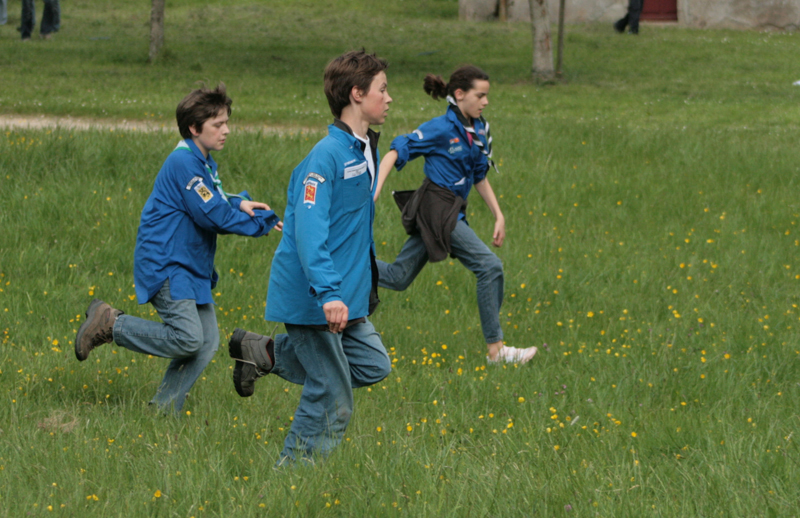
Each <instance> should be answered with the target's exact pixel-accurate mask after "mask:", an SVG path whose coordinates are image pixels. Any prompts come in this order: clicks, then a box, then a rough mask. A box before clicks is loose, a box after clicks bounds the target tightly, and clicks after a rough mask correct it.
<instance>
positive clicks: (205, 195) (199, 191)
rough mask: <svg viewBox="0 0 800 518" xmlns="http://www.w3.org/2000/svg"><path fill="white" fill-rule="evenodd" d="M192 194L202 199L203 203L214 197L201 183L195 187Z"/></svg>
mask: <svg viewBox="0 0 800 518" xmlns="http://www.w3.org/2000/svg"><path fill="white" fill-rule="evenodd" d="M194 192H196V193H197V194H198V195H199V196H200V198H202V199H203V202H204V203H208V202H209V201H210V200H211V198H213V197H214V193H212V192H211V191H210V190H208V187H206V185H205V184H204V183H203V182H202V181H201V182H199V183H198V184H197V185H196V186H195V188H194Z"/></svg>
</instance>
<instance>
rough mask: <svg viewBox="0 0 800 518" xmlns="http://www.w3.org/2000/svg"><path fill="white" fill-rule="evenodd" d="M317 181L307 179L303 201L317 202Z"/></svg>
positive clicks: (311, 203) (313, 203) (310, 203)
mask: <svg viewBox="0 0 800 518" xmlns="http://www.w3.org/2000/svg"><path fill="white" fill-rule="evenodd" d="M317 185H318V184H317V182H315V181H314V180H308V181H307V182H306V189H305V194H304V195H303V203H308V204H309V205H315V204H316V203H317Z"/></svg>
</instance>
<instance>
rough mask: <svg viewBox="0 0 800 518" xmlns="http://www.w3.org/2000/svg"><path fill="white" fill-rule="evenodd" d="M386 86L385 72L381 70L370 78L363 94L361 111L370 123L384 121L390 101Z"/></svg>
mask: <svg viewBox="0 0 800 518" xmlns="http://www.w3.org/2000/svg"><path fill="white" fill-rule="evenodd" d="M387 86H388V85H387V83H386V73H385V72H383V71H381V72H378V74H377V75H375V77H373V78H372V84H370V85H369V91H368V92H366V93H365V94H363V97H362V101H361V112H362V114H363V115H364V118H365V119H366V120H367V121H368V122H369V123H370V124H371V125H372V124H376V125H380V124H383V123H384V122H385V121H386V114H387V112H388V111H389V103H391V102H392V98H391V97H389V92H388V90H387Z"/></svg>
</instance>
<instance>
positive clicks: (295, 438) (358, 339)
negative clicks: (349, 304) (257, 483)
mask: <svg viewBox="0 0 800 518" xmlns="http://www.w3.org/2000/svg"><path fill="white" fill-rule="evenodd" d="M286 332H287V333H288V334H280V335H278V336H276V337H275V366H274V367H273V368H272V371H271V373H272V374H277V375H278V376H280V377H281V378H283V379H285V380H287V381H290V382H292V383H296V384H298V385H303V393H302V395H301V396H300V404H299V405H298V406H297V410H296V411H295V413H294V420H293V421H292V427H291V429H290V430H289V434H288V435H287V436H286V441H285V442H284V446H283V451H282V452H281V456H280V459H279V460H278V465H281V464H283V463H285V462H287V461H288V462H289V463H293V462H295V461H300V462H308V461H309V460H311V459H313V456H314V455H318V456H320V457H322V458H324V457H326V456H328V454H330V452H331V451H332V450H333V449H334V448H335V447H336V446H337V445H338V444H339V443H340V442H341V441H342V437H343V436H344V432H345V429H346V428H347V424H348V423H349V422H350V416H351V415H352V413H353V389H356V388H360V387H366V386H368V385H373V384H375V383H378V382H379V381H381V380H382V379H384V378H385V377H386V376H388V375H389V372H391V370H392V362H391V361H390V360H389V355H388V354H386V349H385V348H384V346H383V342H382V341H381V335H380V334H378V332H377V331H375V328H374V327H373V326H372V323H371V322H369V320H367V321H366V322H363V323H361V324H353V325H351V326H347V327H346V328H345V330H344V332H342V333H330V332H328V331H322V330H319V329H316V328H313V327H310V326H297V325H291V324H286Z"/></svg>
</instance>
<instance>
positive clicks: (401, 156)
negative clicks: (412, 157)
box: [389, 139, 408, 171]
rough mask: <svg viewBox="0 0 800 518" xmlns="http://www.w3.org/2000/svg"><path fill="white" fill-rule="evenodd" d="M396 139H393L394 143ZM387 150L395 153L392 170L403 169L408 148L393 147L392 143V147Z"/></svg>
mask: <svg viewBox="0 0 800 518" xmlns="http://www.w3.org/2000/svg"><path fill="white" fill-rule="evenodd" d="M396 141H397V139H395V142H396ZM389 150H390V151H391V150H395V151H397V160H395V161H394V168H395V169H397V170H398V171H399V170H401V169H402V168H403V167H405V165H406V163H408V146H407V145H399V146H397V145H395V143H394V142H392V145H391V146H390V147H389Z"/></svg>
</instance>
